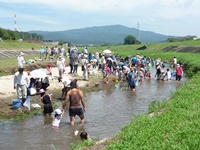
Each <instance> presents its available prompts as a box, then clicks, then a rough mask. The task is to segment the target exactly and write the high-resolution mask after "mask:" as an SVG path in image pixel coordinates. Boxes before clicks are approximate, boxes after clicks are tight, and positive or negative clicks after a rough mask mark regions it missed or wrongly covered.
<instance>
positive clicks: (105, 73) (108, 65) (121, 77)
mask: <svg viewBox="0 0 200 150" xmlns="http://www.w3.org/2000/svg"><path fill="white" fill-rule="evenodd" d="M41 48H42V47H41ZM55 48H56V49H58V52H57V51H56V53H55V58H57V59H56V64H57V68H58V72H59V77H58V82H62V83H63V88H62V94H61V99H64V102H63V106H62V110H60V111H59V110H58V109H56V111H55V119H54V123H53V126H54V127H56V126H57V127H59V123H60V119H61V118H62V116H63V114H64V112H65V107H66V105H67V104H68V103H69V116H70V122H71V125H72V126H73V125H74V120H75V119H74V118H75V116H76V115H77V116H79V117H80V120H81V123H82V124H84V122H85V121H84V113H85V112H86V105H85V102H84V98H83V93H82V91H81V90H79V88H78V80H77V79H71V80H70V79H69V78H68V76H63V75H64V73H66V74H67V75H68V74H77V69H78V67H81V70H82V72H83V80H85V81H88V80H89V77H90V74H91V71H99V72H101V73H102V79H103V81H104V82H105V86H106V84H109V83H110V75H114V76H115V78H116V82H118V83H119V84H120V83H122V82H125V83H127V86H128V88H129V89H130V90H132V91H135V90H136V86H137V85H138V83H139V82H143V80H145V79H148V80H149V79H151V78H153V77H155V78H156V79H157V80H158V81H170V80H172V77H173V76H174V77H175V79H176V80H177V81H180V80H181V78H182V76H183V65H182V64H178V63H177V59H176V57H174V58H173V64H172V68H165V64H164V63H163V62H162V61H161V59H160V58H157V59H155V60H153V59H152V58H150V57H146V56H142V55H140V54H139V53H138V54H136V55H135V56H133V57H131V56H127V57H125V58H123V57H122V56H120V55H118V54H116V55H114V54H113V53H103V54H101V53H99V52H95V53H89V52H88V49H87V47H85V48H84V49H83V50H82V51H79V50H78V48H77V47H71V48H69V49H68V51H67V52H66V57H68V58H69V66H70V70H66V59H65V56H64V53H65V52H64V51H62V50H59V49H64V48H63V47H62V48H58V47H57V46H56V47H55ZM46 52H48V53H49V52H51V53H52V51H50V50H49V48H48V47H47V50H46ZM42 53H44V55H43V54H42ZM23 55H24V54H23V53H20V55H19V57H18V58H17V60H18V72H16V73H15V75H14V88H16V91H17V96H18V98H19V99H21V100H22V106H23V104H24V102H25V101H26V99H27V96H28V95H30V89H31V87H33V86H35V87H38V88H37V93H39V94H40V97H41V102H42V103H43V104H44V111H43V112H44V114H51V113H52V112H53V111H54V110H53V107H52V94H47V93H46V89H47V88H48V86H50V82H49V78H51V79H52V80H53V77H52V74H53V73H52V68H51V65H50V64H48V65H47V68H46V70H47V71H48V76H47V78H44V79H42V80H41V81H40V80H38V79H35V78H30V79H29V73H27V72H26V71H25V70H24V66H23V64H24V58H23ZM40 56H41V58H42V57H48V56H49V54H46V53H45V52H44V51H42V50H41V51H40ZM153 67H155V70H156V73H155V75H154V74H153V72H152V68H153ZM56 119H57V120H56Z"/></svg>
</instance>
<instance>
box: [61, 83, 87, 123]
mask: <svg viewBox="0 0 200 150" xmlns="http://www.w3.org/2000/svg"><path fill="white" fill-rule="evenodd" d="M68 101H69V102H70V104H69V116H70V122H71V125H72V126H73V125H74V120H75V116H76V115H78V116H79V118H80V119H81V124H84V122H85V120H84V112H86V108H85V102H84V99H83V92H82V91H81V90H79V89H77V82H75V81H72V82H71V83H70V90H69V91H68V92H67V96H66V99H65V101H64V103H63V106H62V113H63V114H64V109H65V106H66V105H67V103H68ZM82 107H83V108H82Z"/></svg>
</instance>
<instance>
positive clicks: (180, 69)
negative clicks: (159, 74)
mask: <svg viewBox="0 0 200 150" xmlns="http://www.w3.org/2000/svg"><path fill="white" fill-rule="evenodd" d="M182 73H183V71H182V68H181V67H176V74H177V75H179V76H181V75H182Z"/></svg>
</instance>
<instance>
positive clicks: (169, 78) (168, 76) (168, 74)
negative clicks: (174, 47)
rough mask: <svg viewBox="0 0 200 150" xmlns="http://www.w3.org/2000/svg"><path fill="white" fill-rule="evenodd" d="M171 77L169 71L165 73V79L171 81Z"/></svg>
mask: <svg viewBox="0 0 200 150" xmlns="http://www.w3.org/2000/svg"><path fill="white" fill-rule="evenodd" d="M171 77H172V75H171V72H170V71H167V79H168V80H171Z"/></svg>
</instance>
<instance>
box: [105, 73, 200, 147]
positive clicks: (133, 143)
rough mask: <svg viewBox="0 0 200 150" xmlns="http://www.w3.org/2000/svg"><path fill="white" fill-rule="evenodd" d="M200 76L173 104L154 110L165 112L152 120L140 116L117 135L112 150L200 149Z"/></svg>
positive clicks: (168, 102) (197, 75)
mask: <svg viewBox="0 0 200 150" xmlns="http://www.w3.org/2000/svg"><path fill="white" fill-rule="evenodd" d="M199 81H200V74H199V73H198V74H196V75H195V76H194V77H193V78H192V79H191V80H190V81H189V82H188V83H186V84H185V85H184V86H183V87H182V88H181V89H179V90H177V92H175V93H174V95H173V96H172V99H171V100H170V101H167V102H166V101H165V102H163V103H164V105H160V106H158V107H154V110H151V111H154V112H158V110H163V108H165V110H164V111H163V112H162V111H161V113H160V114H156V115H155V116H154V117H152V118H150V117H149V115H141V116H138V118H137V119H134V120H132V121H131V122H130V123H129V124H127V125H126V126H124V127H123V128H122V129H121V131H120V132H119V133H118V134H117V135H116V137H115V138H114V139H115V142H113V143H112V144H111V145H110V146H109V147H108V148H106V149H108V150H117V149H124V150H126V149H147V150H151V149H152V150H154V149H176V150H177V149H180V150H183V149H184V150H187V149H188V150H189V149H195V150H196V149H200V145H199V143H200V130H199V129H200V101H199V99H200V92H199V91H200V85H199V83H198V82H199Z"/></svg>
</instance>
